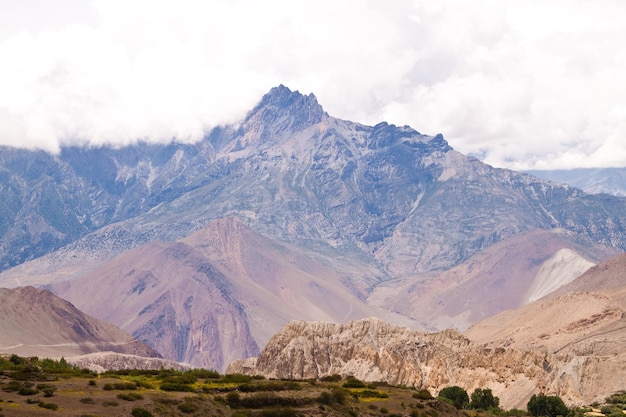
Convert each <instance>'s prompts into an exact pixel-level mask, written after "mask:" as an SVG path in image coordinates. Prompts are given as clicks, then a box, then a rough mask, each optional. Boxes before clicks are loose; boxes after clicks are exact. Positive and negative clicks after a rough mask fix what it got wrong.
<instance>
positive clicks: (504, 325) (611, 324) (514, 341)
mask: <svg viewBox="0 0 626 417" xmlns="http://www.w3.org/2000/svg"><path fill="white" fill-rule="evenodd" d="M625 266H626V254H622V255H620V256H617V257H614V258H611V259H609V260H607V261H605V262H603V263H601V264H600V265H597V266H595V267H593V268H590V269H589V270H588V271H587V272H585V273H584V274H582V275H581V276H580V277H578V278H577V279H575V280H573V281H572V282H570V283H569V284H567V285H564V286H562V287H561V288H559V289H558V290H556V291H554V292H552V293H550V294H548V295H547V296H546V297H544V298H542V299H540V300H537V301H535V302H533V303H531V304H529V305H527V306H525V307H523V308H520V309H515V310H509V311H505V312H502V313H500V314H498V315H495V316H493V317H490V318H488V319H486V320H483V321H481V322H479V323H476V324H474V325H473V326H472V327H470V328H469V329H468V330H467V331H466V332H465V335H467V336H468V337H469V338H470V339H472V340H476V341H478V342H481V343H489V344H492V345H494V346H514V347H526V346H533V347H537V346H543V347H547V348H549V349H550V350H551V351H554V352H558V351H562V350H566V351H568V352H570V351H572V352H578V354H581V353H580V352H587V353H592V352H593V353H596V354H599V352H603V354H608V353H610V354H622V353H624V354H626V351H624V349H623V347H624V346H626V268H625ZM609 351H610V352H609Z"/></svg>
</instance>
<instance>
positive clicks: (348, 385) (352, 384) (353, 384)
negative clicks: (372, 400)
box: [342, 378, 365, 388]
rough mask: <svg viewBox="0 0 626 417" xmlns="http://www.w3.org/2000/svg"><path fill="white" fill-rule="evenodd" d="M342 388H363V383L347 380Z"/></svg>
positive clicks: (352, 379) (353, 379)
mask: <svg viewBox="0 0 626 417" xmlns="http://www.w3.org/2000/svg"><path fill="white" fill-rule="evenodd" d="M342 386H343V387H344V388H365V383H364V382H363V381H359V380H358V379H356V378H348V380H347V381H346V383H345V384H343V385H342Z"/></svg>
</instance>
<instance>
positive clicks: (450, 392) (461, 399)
mask: <svg viewBox="0 0 626 417" xmlns="http://www.w3.org/2000/svg"><path fill="white" fill-rule="evenodd" d="M439 397H440V398H442V399H444V400H448V401H449V402H450V403H451V404H452V405H454V407H455V408H456V409H457V410H460V409H462V408H467V406H468V405H469V396H468V395H467V391H465V390H464V389H463V388H461V387H459V386H457V385H454V386H452V387H446V388H444V389H442V390H441V391H439Z"/></svg>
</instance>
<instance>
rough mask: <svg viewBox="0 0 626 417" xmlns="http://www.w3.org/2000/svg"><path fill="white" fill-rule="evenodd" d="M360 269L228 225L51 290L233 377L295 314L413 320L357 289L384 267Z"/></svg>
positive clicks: (132, 254)
mask: <svg viewBox="0 0 626 417" xmlns="http://www.w3.org/2000/svg"><path fill="white" fill-rule="evenodd" d="M331 262H332V263H331ZM359 268H360V267H359V266H358V265H356V266H354V265H350V264H349V263H344V262H342V261H340V260H332V259H329V258H323V257H320V256H319V255H317V254H315V253H312V252H309V251H305V250H302V249H299V248H297V247H293V246H291V245H289V244H284V243H280V242H278V241H275V240H272V239H269V238H266V237H263V236H261V235H259V234H256V233H255V232H253V231H252V230H251V229H250V228H249V227H247V226H246V225H245V224H243V223H241V222H240V221H238V220H236V219H221V220H216V221H213V222H211V223H210V224H209V225H208V226H207V227H205V228H203V229H201V230H199V231H197V232H196V233H194V234H192V235H190V236H188V237H186V238H184V239H182V240H180V241H178V242H167V243H165V242H152V243H149V244H146V245H144V246H141V247H138V248H136V249H133V250H131V251H129V252H126V253H124V254H122V255H119V256H117V257H115V258H113V259H112V260H110V261H108V262H106V263H104V264H103V265H102V266H101V267H99V268H96V269H94V270H92V271H89V272H87V273H86V274H84V275H83V276H82V277H80V278H76V279H74V280H71V281H67V282H61V283H58V284H55V285H52V286H51V287H50V288H52V289H53V291H55V293H57V294H58V295H59V296H61V297H63V298H66V299H68V300H70V301H72V302H73V303H74V304H75V305H76V306H78V307H79V308H81V309H83V310H84V311H86V312H88V313H89V314H92V315H94V316H96V317H99V318H101V319H103V320H107V321H110V322H112V323H115V324H117V325H119V326H120V327H122V328H124V329H125V330H126V331H128V332H131V333H132V334H133V335H135V336H136V337H137V338H139V339H140V340H142V341H144V342H146V343H147V344H149V345H151V346H153V347H154V348H155V349H157V350H158V351H159V352H160V353H161V354H162V355H163V356H164V357H166V358H168V359H171V360H175V361H179V362H188V363H191V364H193V365H195V366H203V367H209V368H214V369H218V370H220V371H223V370H224V368H225V367H226V365H228V363H230V362H231V361H233V360H234V359H237V358H241V357H247V356H252V355H256V354H258V352H259V346H263V345H265V343H267V340H269V338H270V337H271V336H272V335H273V334H274V333H275V332H277V331H278V330H279V329H280V328H281V327H282V326H283V324H284V323H286V322H287V321H289V320H290V319H292V318H300V319H314V318H324V319H326V320H332V321H347V320H352V319H355V318H360V317H367V316H371V315H380V316H383V317H388V318H389V319H395V320H396V321H404V322H406V323H409V322H410V321H409V320H406V319H404V320H403V319H402V318H401V317H394V315H393V314H391V313H387V312H385V311H382V310H378V309H375V308H372V307H369V306H367V305H366V304H365V302H364V300H362V299H359V298H358V297H357V296H356V295H355V294H354V292H355V291H351V290H349V288H350V287H353V288H354V287H355V285H356V284H359V285H361V286H366V285H372V284H373V283H374V282H375V279H374V278H376V275H373V274H372V272H374V273H375V272H376V271H370V275H371V277H370V278H369V279H368V278H367V272H368V271H367V270H360V269H359ZM357 278H360V280H358V279H357ZM355 283H356V284H355Z"/></svg>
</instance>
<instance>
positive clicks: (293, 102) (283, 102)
mask: <svg viewBox="0 0 626 417" xmlns="http://www.w3.org/2000/svg"><path fill="white" fill-rule="evenodd" d="M268 106H272V107H274V108H279V109H288V108H290V109H292V110H302V109H303V106H306V107H304V108H308V107H311V108H315V110H321V111H322V112H323V110H322V106H320V105H319V103H318V102H317V98H316V97H315V94H313V93H311V94H302V93H300V92H299V91H298V90H295V91H292V90H291V89H289V87H285V86H284V85H283V84H281V85H279V86H278V87H273V88H272V89H271V90H270V91H269V92H268V93H267V94H265V95H264V96H263V98H262V99H261V102H260V103H259V104H258V105H257V107H256V108H255V109H254V110H257V109H259V108H262V107H268ZM254 110H253V111H252V112H254Z"/></svg>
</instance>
